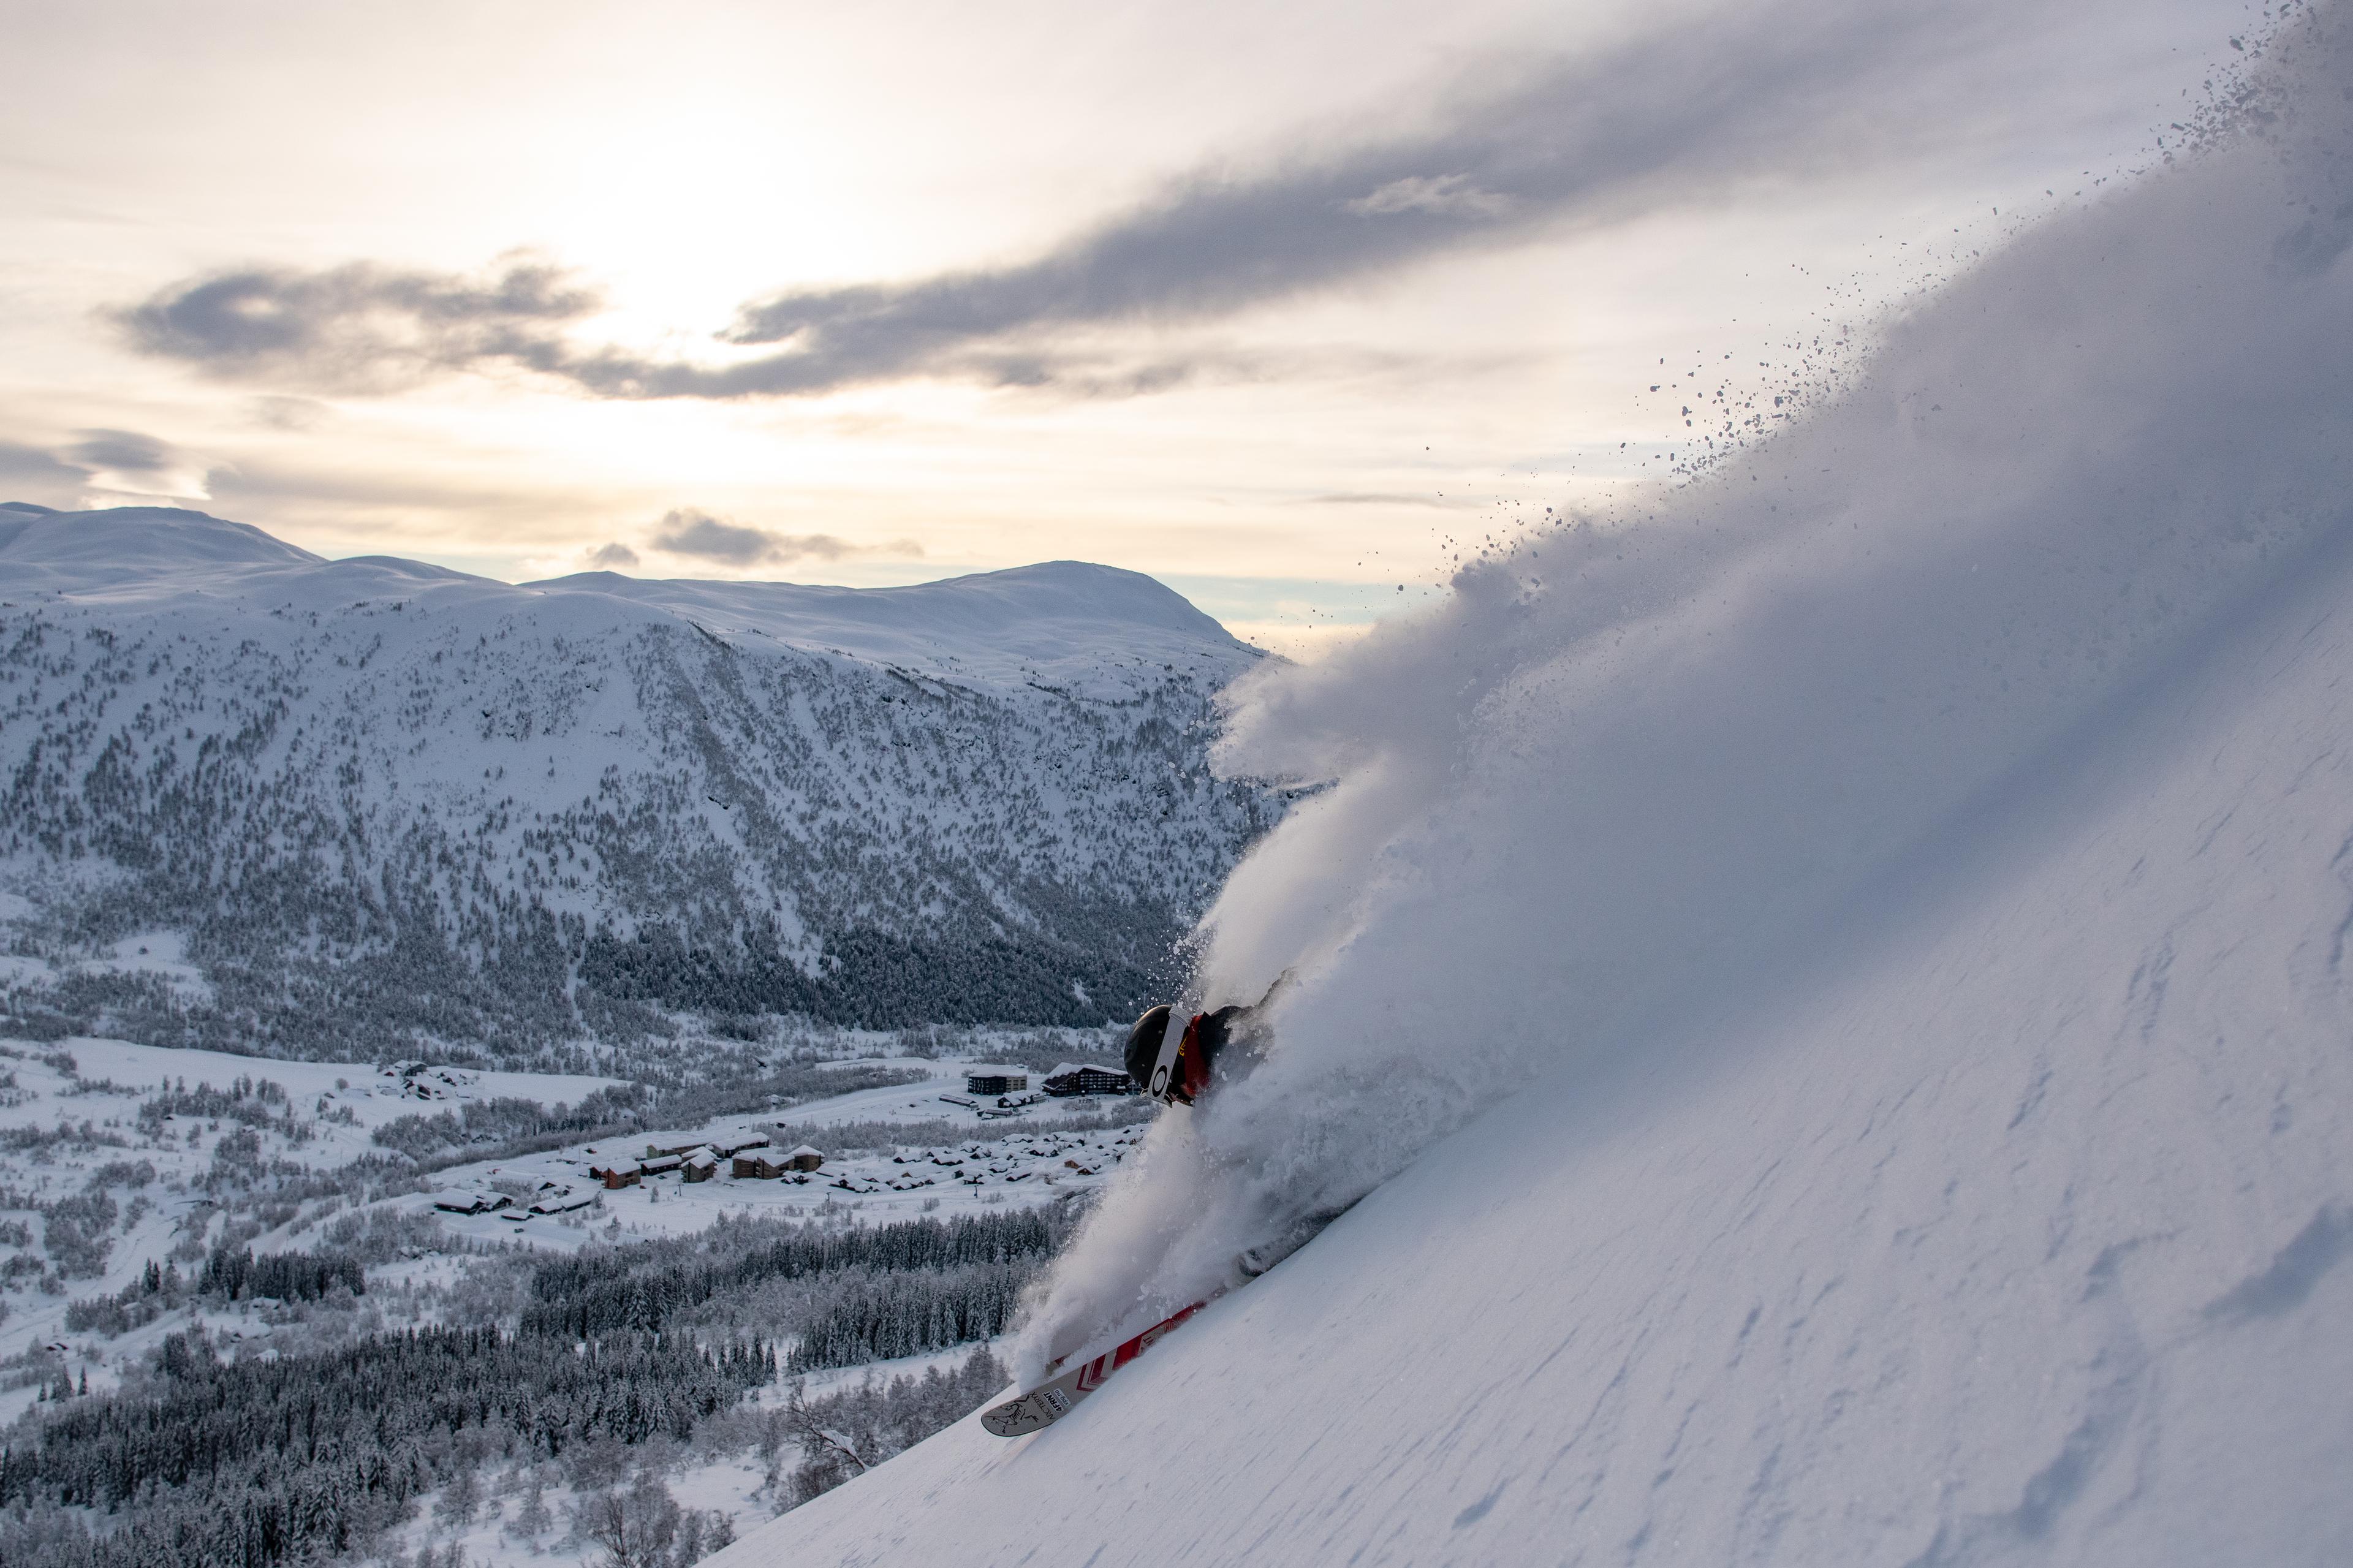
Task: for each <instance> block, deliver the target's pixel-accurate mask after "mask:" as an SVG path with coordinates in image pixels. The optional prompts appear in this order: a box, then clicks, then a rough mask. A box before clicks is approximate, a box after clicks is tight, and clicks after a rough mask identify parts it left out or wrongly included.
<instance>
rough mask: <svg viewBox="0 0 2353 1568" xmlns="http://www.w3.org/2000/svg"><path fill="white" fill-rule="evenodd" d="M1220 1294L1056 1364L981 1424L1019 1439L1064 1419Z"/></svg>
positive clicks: (993, 1432)
mask: <svg viewBox="0 0 2353 1568" xmlns="http://www.w3.org/2000/svg"><path fill="white" fill-rule="evenodd" d="M1224 1294H1225V1292H1224V1291H1223V1290H1215V1291H1212V1292H1210V1293H1209V1294H1208V1295H1207V1296H1204V1297H1202V1298H1201V1299H1200V1300H1198V1301H1196V1302H1194V1303H1193V1304H1192V1305H1191V1306H1189V1307H1187V1308H1184V1309H1182V1310H1178V1311H1175V1312H1171V1313H1170V1314H1169V1315H1168V1316H1166V1317H1165V1318H1163V1319H1161V1320H1160V1321H1158V1322H1156V1323H1155V1324H1153V1325H1152V1326H1151V1327H1150V1328H1148V1329H1146V1330H1145V1331H1143V1332H1142V1333H1139V1334H1133V1335H1130V1336H1129V1337H1128V1338H1126V1339H1124V1340H1122V1341H1120V1342H1118V1343H1116V1344H1114V1345H1113V1346H1112V1347H1111V1348H1110V1349H1109V1350H1106V1351H1103V1352H1100V1353H1098V1354H1095V1355H1091V1356H1087V1357H1085V1358H1084V1359H1079V1358H1075V1357H1074V1358H1070V1359H1066V1360H1063V1361H1059V1362H1056V1363H1054V1364H1053V1366H1052V1367H1051V1368H1050V1369H1049V1370H1050V1371H1051V1372H1052V1373H1054V1375H1053V1376H1052V1377H1051V1378H1050V1379H1048V1380H1047V1381H1046V1382H1045V1383H1042V1384H1039V1385H1038V1386H1037V1387H1036V1388H1033V1389H1030V1390H1029V1392H1028V1393H1026V1394H1016V1395H1015V1396H1014V1397H1012V1398H1011V1399H1008V1400H1007V1401H1006V1402H1005V1403H1004V1404H1002V1405H995V1406H992V1407H991V1408H990V1409H988V1410H987V1411H986V1412H984V1413H983V1414H982V1415H981V1417H980V1424H981V1426H984V1427H987V1429H988V1431H989V1433H990V1434H991V1435H992V1436H998V1437H1020V1436H1027V1435H1028V1434H1029V1433H1031V1432H1035V1431H1038V1430H1039V1429H1040V1428H1041V1427H1046V1426H1052V1425H1053V1424H1054V1423H1055V1422H1057V1421H1060V1419H1061V1418H1062V1417H1063V1416H1065V1415H1069V1414H1070V1413H1071V1410H1072V1409H1073V1408H1075V1407H1076V1406H1077V1405H1078V1403H1079V1401H1080V1400H1082V1399H1084V1398H1085V1397H1086V1396H1087V1395H1088V1394H1092V1393H1093V1392H1094V1391H1095V1390H1096V1389H1098V1388H1101V1387H1102V1386H1103V1383H1104V1380H1105V1379H1107V1378H1109V1377H1110V1376H1111V1374H1112V1373H1115V1372H1117V1371H1118V1370H1119V1369H1120V1368H1121V1367H1124V1366H1125V1365H1126V1364H1127V1363H1129V1362H1132V1361H1134V1359H1135V1358H1136V1357H1137V1356H1140V1355H1142V1354H1143V1353H1144V1352H1145V1351H1147V1350H1149V1349H1151V1348H1152V1346H1153V1345H1154V1344H1155V1343H1156V1342H1158V1341H1159V1339H1160V1337H1161V1336H1162V1335H1163V1334H1166V1333H1167V1332H1168V1331H1170V1330H1171V1329H1174V1328H1175V1327H1176V1325H1177V1324H1179V1323H1181V1322H1183V1321H1185V1320H1186V1319H1187V1318H1189V1317H1191V1316H1192V1315H1193V1314H1194V1313H1196V1312H1198V1311H1199V1310H1201V1309H1202V1308H1204V1307H1206V1306H1208V1304H1209V1303H1210V1302H1212V1301H1214V1300H1217V1299H1218V1298H1219V1296H1222V1295H1224Z"/></svg>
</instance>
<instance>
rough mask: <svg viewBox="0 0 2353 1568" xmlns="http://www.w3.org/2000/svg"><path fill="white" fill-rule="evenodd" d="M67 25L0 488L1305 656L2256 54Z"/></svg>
mask: <svg viewBox="0 0 2353 1568" xmlns="http://www.w3.org/2000/svg"><path fill="white" fill-rule="evenodd" d="M12 11H13V12H14V13H15V14H14V15H12V16H11V17H10V22H9V27H10V34H11V37H12V52H13V54H14V55H15V57H16V61H17V66H18V69H17V71H16V85H15V86H14V87H13V88H12V101H11V108H12V110H13V113H12V115H11V117H10V121H9V129H8V131H7V132H6V136H5V142H0V193H5V199H6V201H7V204H8V207H9V210H10V211H11V212H12V214H14V215H16V216H15V221H13V222H12V223H11V225H10V226H9V228H8V230H7V232H6V233H5V235H4V236H0V341H5V343H6V344H7V345H8V350H9V352H8V353H7V355H6V357H5V361H0V499H20V500H30V501H36V502H39V503H41V504H45V505H50V506H58V507H80V506H85V505H121V504H133V505H135V504H173V505H186V506H193V507H197V508H200V509H202V510H207V511H210V512H213V513H215V514H216V515H220V516H224V517H229V518H234V519H236V520H237V521H244V522H250V523H254V524H256V525H257V526H259V527H262V528H266V529H268V530H269V531H271V532H273V533H275V534H278V535H280V537H283V538H285V539H287V540H289V541H290V542H294V543H297V544H300V545H301V546H303V547H304V548H306V549H310V550H312V551H315V552H319V553H321V554H324V555H329V556H339V555H349V554H360V553H386V554H397V555H406V556H411V557H415V558H417V559H421V560H425V561H430V562H435V563H440V564H445V565H449V566H453V567H458V568H460V569H462V570H466V571H470V572H477V573H481V574H485V575H490V576H493V577H500V578H503V579H506V580H509V581H522V580H529V579H533V578H543V577H549V576H556V575H561V574H565V573H569V572H575V571H580V570H585V569H589V568H591V567H594V566H596V565H611V566H615V567H617V568H618V569H621V570H626V571H631V572H634V573H636V574H641V575H649V576H663V577H758V578H770V579H784V580H790V581H797V582H833V583H841V584H849V585H881V584H894V583H907V582H920V581H930V580H934V579H938V578H942V577H948V576H955V575H959V574H964V573H967V572H976V571H990V570H995V569H998V568H1002V567H1007V566H1014V565H1020V564H1025V563H1030V562H1035V561H1042V560H1050V559H1056V558H1064V557H1067V558H1072V559H1079V560H1088V561H1099V562H1103V563H1107V564H1111V565H1115V566H1122V567H1126V568H1129V569H1132V570H1136V571H1141V572H1145V573H1149V574H1153V575H1155V576H1156V577H1159V578H1161V579H1162V580H1164V581H1166V582H1167V583H1169V584H1171V585H1172V586H1175V587H1176V588H1177V589H1178V590H1179V591H1180V592H1183V593H1185V594H1186V595H1187V596H1188V597H1190V598H1192V599H1193V600H1194V602H1195V603H1197V604H1198V605H1200V606H1201V607H1202V608H1203V609H1205V610H1207V611H1208V613H1209V614H1211V615H1213V616H1217V617H1218V618H1219V619H1220V620H1222V621H1224V622H1225V623H1226V624H1227V625H1228V626H1230V627H1232V628H1233V629H1234V630H1235V631H1236V632H1237V633H1238V634H1239V635H1241V636H1243V637H1246V638H1249V639H1250V640H1252V641H1257V642H1261V643H1263V644H1266V645H1268V646H1274V647H1282V648H1283V649H1284V650H1285V651H1293V652H1296V651H1300V650H1302V649H1303V648H1306V647H1312V646H1313V645H1314V643H1315V641H1316V640H1317V639H1318V638H1319V637H1324V636H1328V635H1329V634H1330V633H1332V632H1333V631H1335V630H1336V631H1345V630H1348V629H1351V628H1356V627H1361V626H1364V625H1366V624H1367V623H1368V622H1369V621H1370V620H1372V619H1373V618H1375V617H1377V616H1378V615H1380V614H1382V613H1385V612H1386V611H1387V610H1388V609H1390V608H1392V607H1394V606H1396V605H1400V604H1410V603H1414V602H1419V601H1420V600H1422V599H1424V598H1426V596H1427V592H1428V590H1429V589H1430V588H1431V587H1432V586H1433V585H1435V584H1439V583H1440V582H1442V581H1443V579H1444V578H1445V576H1446V575H1447V574H1448V572H1449V570H1450V568H1451V562H1452V558H1453V557H1454V556H1455V555H1456V554H1457V553H1458V552H1460V551H1461V549H1463V548H1464V547H1465V546H1466V544H1467V545H1469V546H1472V547H1475V546H1476V545H1477V544H1478V543H1479V542H1481V541H1482V540H1483V539H1484V538H1486V537H1488V536H1489V535H1491V534H1494V533H1497V532H1508V531H1512V530H1513V529H1514V528H1517V527H1522V526H1525V525H1526V524H1528V523H1530V522H1533V521H1537V520H1540V519H1541V518H1542V517H1543V516H1544V515H1545V510H1546V508H1551V507H1559V508H1567V507H1573V506H1578V505H1584V504H1596V503H1601V502H1605V501H1607V500H1609V499H1610V498H1612V497H1622V496H1623V495H1624V494H1625V493H1626V492H1627V490H1628V489H1629V487H1634V486H1639V485H1642V484H1646V483H1655V482H1658V480H1659V479H1660V478H1661V476H1662V475H1663V474H1664V473H1666V472H1667V471H1668V470H1669V469H1671V468H1672V467H1673V466H1674V465H1675V464H1676V463H1678V462H1681V461H1683V460H1685V459H1687V458H1688V457H1689V455H1690V453H1691V450H1692V448H1691V447H1690V446H1689V443H1690V442H1691V441H1692V440H1693V439H1694V437H1695V436H1696V435H1698V434H1701V433H1703V432H1704V430H1705V429H1706V428H1707V427H1708V419H1709V416H1710V415H1711V414H1712V413H1714V412H1715V408H1714V405H1713V395H1714V394H1715V392H1716V391H1717V390H1718V389H1719V388H1720V387H1728V388H1729V389H1730V391H1731V393H1732V395H1733V396H1734V398H1735V399H1736V400H1737V398H1738V397H1739V396H1740V395H1743V394H1744V393H1745V392H1748V391H1755V390H1757V389H1766V390H1767V391H1768V392H1769V391H1771V390H1775V389H1785V388H1788V387H1790V386H1793V385H1796V384H1800V383H1804V382H1808V381H1810V380H1815V379H1818V378H1820V376H1822V375H1823V374H1829V373H1830V372H1831V370H1832V369H1833V368H1834V367H1835V364H1836V363H1839V360H1840V353H1841V351H1840V350H1839V347H1838V343H1839V339H1840V334H1841V331H1845V330H1850V329H1861V330H1864V331H1867V330H1868V329H1869V328H1870V326H1871V325H1872V324H1873V321H1875V320H1877V319H1878V318H1879V317H1880V315H1881V314H1882V312H1883V310H1886V309H1888V308H1889V307H1890V306H1891V305H1894V306H1900V302H1901V300H1902V298H1903V296H1904V294H1905V290H1906V289H1910V288H1913V287H1915V286H1916V285H1917V284H1918V283H1919V282H1920V281H1922V280H1923V279H1926V278H1929V277H1932V276H1936V275H1937V274H1938V273H1939V272H1941V271H1943V270H1946V269H1947V268H1949V267H1950V266H1951V265H1952V264H1953V263H1954V262H1955V261H1957V260H1966V258H1968V255H1969V253H1970V252H1971V250H1973V249H1974V248H1976V247H1977V246H1978V244H1980V243H1982V242H1983V241H1984V240H1985V239H1987V238H1989V237H1992V236H1994V235H1996V234H1999V233H2001V232H2005V231H2007V230H2008V229H2009V228H2010V227H2012V226H2015V225H2016V224H2017V223H2018V222H2020V221H2022V220H2023V219H2025V218H2027V217H2030V216H2031V215H2032V214H2033V213H2034V212H2036V211H2041V210H2047V209H2048V208H2049V207H2051V206H2052V205H2059V204H2063V203H2066V202H2070V201H2073V200H2076V199H2079V193H2081V194H2082V195H2090V194H2091V193H2092V192H2094V191H2095V190H2096V189H2097V186H2096V184H2094V182H2095V181H2098V180H2100V179H2103V178H2105V177H2106V176H2107V175H2109V174H2114V173H2116V172H2117V171H2119V170H2122V169H2125V168H2128V167H2133V166H2138V165H2139V164H2141V163H2146V162H2147V161H2148V160H2150V159H2152V158H2154V157H2158V156H2161V155H2162V153H2161V150H2160V147H2159V142H2158V139H2159V138H2161V137H2163V136H2164V135H2165V134H2167V130H2166V128H2167V125H2168V120H2169V119H2170V118H2178V117H2179V116H2180V115H2181V114H2182V113H2183V112H2184V111H2185V105H2184V102H2183V100H2184V98H2185V95H2186V96H2188V97H2189V98H2191V99H2192V100H2194V99H2195V97H2196V96H2197V95H2198V93H2199V92H2200V88H2201V83H2203V82H2204V81H2205V80H2207V79H2209V78H2210V77H2211V74H2212V72H2211V67H2212V64H2213V62H2215V61H2218V60H2225V59H2228V58H2231V56H2232V46H2231V43H2230V37H2231V34H2232V30H2233V28H2234V27H2237V26H2244V25H2245V24H2246V22H2247V21H2248V19H2249V18H2248V16H2247V14H2246V13H2245V12H2244V11H2243V10H2242V8H2240V7H2235V6H2234V7H2230V8H2224V7H2221V6H2219V5H2200V4H2189V3H2186V0H2178V3H2176V4H2171V5H2163V6H2158V7H2150V6H2136V7H2134V8H2132V9H2131V10H2130V11H2129V12H2127V11H2126V9H2125V8H2124V7H2122V6H2121V5H2109V4H2101V5H2093V6H2091V7H2089V8H2087V9H2085V10H2082V11H2079V12H2076V13H2072V14H2070V15H2069V16H2066V17H2064V18H2057V19H2054V18H2053V17H2052V16H2049V15H2046V14H2045V12H2044V11H2043V10H2042V9H2040V8H2036V7H2031V6H2027V5H2016V4H2010V3H2007V0H2000V3H1992V4H1986V5H1978V6H1976V7H1973V8H1971V9H1969V10H1968V12H1966V13H1965V14H1945V15H1939V16H1936V17H1934V18H1925V17H1922V16H1912V15H1910V14H1907V13H1904V12H1900V11H1898V10H1897V9H1896V8H1894V7H1890V6H1885V5H1852V4H1844V5H1841V4H1820V3H1817V4H1782V5H1773V6H1768V7H1765V8H1762V9H1759V8H1753V7H1752V8H1742V9H1732V8H1725V7H1715V8H1710V7H1704V6H1695V5H1684V6H1680V7H1675V8H1672V9H1669V10H1661V9H1659V8H1656V7H1635V6H1631V5H1620V4H1610V5H1589V6H1586V7H1582V8H1579V9H1578V10H1577V11H1575V12H1574V13H1571V12H1569V11H1567V10H1566V9H1564V8H1560V7H1540V6H1535V5H1525V4H1504V3H1493V0H1491V3H1484V4H1474V5H1450V6H1443V7H1441V6H1439V5H1431V4H1389V5H1376V6H1370V7H1368V6H1366V5H1339V4H1336V3H1335V4H1323V5H1307V6H1300V7H1291V8H1287V9H1286V10H1285V12H1284V13H1283V14H1282V16H1277V17H1271V18H1270V17H1268V16H1263V15H1261V14H1260V13H1259V12H1257V11H1256V10H1254V9H1246V8H1243V7H1239V6H1229V7H1222V8H1214V7H1213V8H1209V9H1206V10H1205V9H1203V8H1201V7H1199V6H1188V7H1186V8H1184V9H1182V10H1179V9H1177V8H1176V7H1173V6H1138V7H1131V8H1127V9H1124V10H1120V11H1116V12H1105V11H1103V10H1102V9H1101V8H1100V7H1082V6H1079V5H1069V4H1049V5H1033V6H1029V7H1027V8H1024V9H1022V10H1020V11H1018V13H1017V12H1008V13H1003V14H998V15H993V16H987V17H984V16H980V15H978V14H976V13H971V12H969V11H966V10H962V9H958V8H954V7H947V6H940V5H892V6H886V7H881V8H870V9H867V10H864V11H861V12H860V13H859V14H858V15H855V16H848V15H842V14H839V13H837V12H836V11H834V10H832V9H830V8H818V7H813V6H778V7H774V8H769V9H765V10H763V11H759V12H756V13H755V12H753V11H749V10H745V9H743V8H740V7H733V6H726V5H686V6H683V7H681V8H679V9H678V10H677V11H676V12H675V13H674V14H665V16H663V18H662V19H661V20H660V21H659V23H656V22H653V21H650V20H649V19H648V18H647V17H646V16H645V15H644V14H643V13H641V12H639V11H638V10H635V9H632V8H625V7H620V6H613V5H607V6H590V7H585V8H584V7H578V6H567V7H565V8H562V9H560V10H559V9H558V8H556V7H554V6H553V5H512V6H503V7H500V8H498V9H496V10H495V11H494V12H490V13H480V12H478V11H477V10H475V9H472V8H465V7H459V6H454V5H422V6H417V7H412V8H408V9H406V10H404V11H403V12H401V13H399V14H398V15H397V16H393V15H391V14H385V15H382V16H349V15H337V14H330V13H327V12H323V11H318V10H314V9H297V8H279V7H265V6H255V7H246V8H240V9H239V10H237V11H236V12H234V13H232V14H230V15H228V16H226V17H224V16H220V15H205V16H199V15H197V14H195V13H190V12H187V11H185V9H183V8H175V7H168V6H163V5H134V6H132V7H129V8H128V14H126V12H125V10H124V9H123V8H115V9H113V10H111V11H110V12H108V13H107V14H105V15H102V16H101V15H98V14H94V13H89V12H86V11H81V10H71V11H69V10H35V9H33V8H31V7H26V6H17V7H12ZM2125 17H2129V18H2130V25H2129V26H2116V22H2117V20H2118V19H2120V18H2125ZM1727 34H1735V35H1737V36H1738V41H1739V43H1740V45H1741V47H1726V35H1727ZM2120 40H2122V42H2120ZM1924 62H1926V64H1924ZM1995 83H1999V85H2000V91H1999V93H1996V92H1994V91H1993V90H1991V85H1992V84H1995ZM721 334H726V337H725V339H724V341H723V339H722V336H721ZM1817 342H1820V343H1821V344H1823V345H1825V346H1824V347H1822V348H1820V349H1817V348H1815V347H1814V345H1815V344H1816V343H1817ZM1687 407H1691V408H1694V409H1695V410H1696V412H1695V414H1694V416H1693V417H1694V421H1695V422H1694V425H1693V426H1685V425H1684V422H1683V421H1684V415H1683V410H1684V409H1685V408H1687ZM1687 430H1688V431H1689V433H1688V434H1687V433H1686V432H1687ZM1400 585H1403V586H1404V587H1405V588H1406V589H1407V592H1405V593H1403V594H1400V593H1399V592H1398V588H1399V586H1400Z"/></svg>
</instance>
